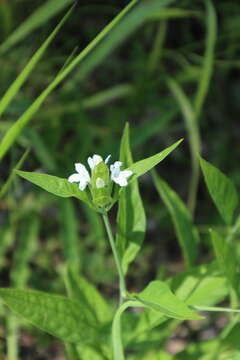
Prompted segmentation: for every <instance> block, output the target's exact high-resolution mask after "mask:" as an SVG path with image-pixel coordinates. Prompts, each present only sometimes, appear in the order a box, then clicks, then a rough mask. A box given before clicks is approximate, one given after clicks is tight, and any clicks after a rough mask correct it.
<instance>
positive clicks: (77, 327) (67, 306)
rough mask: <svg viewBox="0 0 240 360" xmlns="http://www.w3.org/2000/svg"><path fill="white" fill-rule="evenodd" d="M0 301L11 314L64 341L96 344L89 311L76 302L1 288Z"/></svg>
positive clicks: (35, 292) (93, 320)
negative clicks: (15, 314) (6, 306)
mask: <svg viewBox="0 0 240 360" xmlns="http://www.w3.org/2000/svg"><path fill="white" fill-rule="evenodd" d="M0 298H1V299H2V300H3V302H4V303H5V304H6V305H8V306H9V308H10V309H11V310H12V311H14V312H15V313H17V314H18V315H21V316H23V317H24V318H25V319H26V320H28V321H30V322H31V323H32V324H33V325H35V326H36V327H38V328H40V329H42V330H43V331H46V332H48V333H50V334H52V335H54V336H56V337H58V338H60V339H61V340H63V341H65V342H70V343H91V342H95V341H97V338H98V330H99V329H98V324H97V322H96V321H95V319H94V317H93V316H92V314H91V313H90V312H89V311H88V309H86V308H84V307H83V306H81V303H79V302H77V301H75V300H71V299H69V298H67V297H65V296H58V295H51V294H48V293H44V292H41V291H33V290H15V289H0Z"/></svg>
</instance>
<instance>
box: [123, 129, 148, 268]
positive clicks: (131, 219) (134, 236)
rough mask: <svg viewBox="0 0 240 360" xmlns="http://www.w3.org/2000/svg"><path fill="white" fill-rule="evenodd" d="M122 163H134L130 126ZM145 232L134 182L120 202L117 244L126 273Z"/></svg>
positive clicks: (124, 137) (138, 196)
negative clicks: (130, 141)
mask: <svg viewBox="0 0 240 360" xmlns="http://www.w3.org/2000/svg"><path fill="white" fill-rule="evenodd" d="M120 161H122V163H123V164H124V166H130V165H131V164H132V163H133V160H132V154H131V150H130V143H129V125H128V124H127V125H126V126H125V129H124V133H123V137H122V141H121V147H120ZM145 231H146V216H145V211H144V207H143V203H142V199H141V196H140V193H139V188H138V183H137V181H134V182H132V183H131V184H129V185H128V186H127V187H126V188H125V189H123V191H122V194H121V196H120V200H119V202H118V214H117V234H116V244H117V249H118V252H119V254H120V256H121V259H122V267H123V271H124V272H127V269H128V265H129V263H130V262H132V261H133V260H134V258H135V256H136V254H137V253H138V251H139V249H140V248H141V244H142V242H143V239H144V234H145Z"/></svg>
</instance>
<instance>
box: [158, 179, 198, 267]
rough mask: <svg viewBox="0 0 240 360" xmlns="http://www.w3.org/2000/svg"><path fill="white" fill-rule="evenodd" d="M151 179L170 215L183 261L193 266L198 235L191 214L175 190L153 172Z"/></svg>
mask: <svg viewBox="0 0 240 360" xmlns="http://www.w3.org/2000/svg"><path fill="white" fill-rule="evenodd" d="M153 179H154V183H155V186H156V188H157V191H158V193H159V195H160V196H161V198H162V200H163V202H164V204H165V205H166V207H167V209H168V211H169V213H170V215H171V217H172V220H173V223H174V227H175V231H176V235H177V238H178V241H179V244H180V246H181V249H182V252H183V256H184V259H185V263H186V264H187V266H193V265H194V264H195V263H196V257H197V243H198V237H199V235H198V232H197V230H196V228H195V227H194V226H193V223H192V218H191V215H190V213H189V211H188V209H187V208H186V206H185V204H184V203H183V201H182V200H181V199H180V197H179V196H178V195H177V194H176V193H175V191H173V190H172V189H171V188H170V187H169V185H168V184H167V183H166V182H165V181H164V180H163V179H161V178H160V177H159V176H158V175H157V174H156V173H155V172H154V173H153Z"/></svg>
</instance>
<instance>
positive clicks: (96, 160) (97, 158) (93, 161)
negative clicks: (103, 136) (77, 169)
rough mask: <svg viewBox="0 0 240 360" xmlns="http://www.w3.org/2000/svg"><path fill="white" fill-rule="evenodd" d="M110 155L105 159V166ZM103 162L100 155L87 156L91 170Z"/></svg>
mask: <svg viewBox="0 0 240 360" xmlns="http://www.w3.org/2000/svg"><path fill="white" fill-rule="evenodd" d="M110 157H111V155H108V157H107V158H106V159H105V164H107V163H108V161H109V159H110ZM102 161H103V158H102V157H101V156H100V155H97V154H94V155H93V157H91V156H89V158H88V165H89V167H90V169H91V170H93V169H94V168H95V166H97V165H98V164H99V163H100V162H102Z"/></svg>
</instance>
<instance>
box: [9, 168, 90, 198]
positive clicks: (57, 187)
mask: <svg viewBox="0 0 240 360" xmlns="http://www.w3.org/2000/svg"><path fill="white" fill-rule="evenodd" d="M16 173H17V174H18V175H19V176H21V177H22V178H24V179H26V180H28V181H30V182H32V183H33V184H35V185H37V186H39V187H40V188H42V189H44V190H46V191H48V192H50V193H51V194H54V195H57V196H61V197H75V198H77V199H79V200H82V201H83V202H85V203H86V204H88V205H90V201H89V200H88V196H87V193H86V192H85V191H81V190H79V188H78V186H77V184H74V183H70V182H69V181H68V180H67V179H62V178H59V177H57V176H52V175H47V174H40V173H37V172H28V171H20V170H17V171H16Z"/></svg>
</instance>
